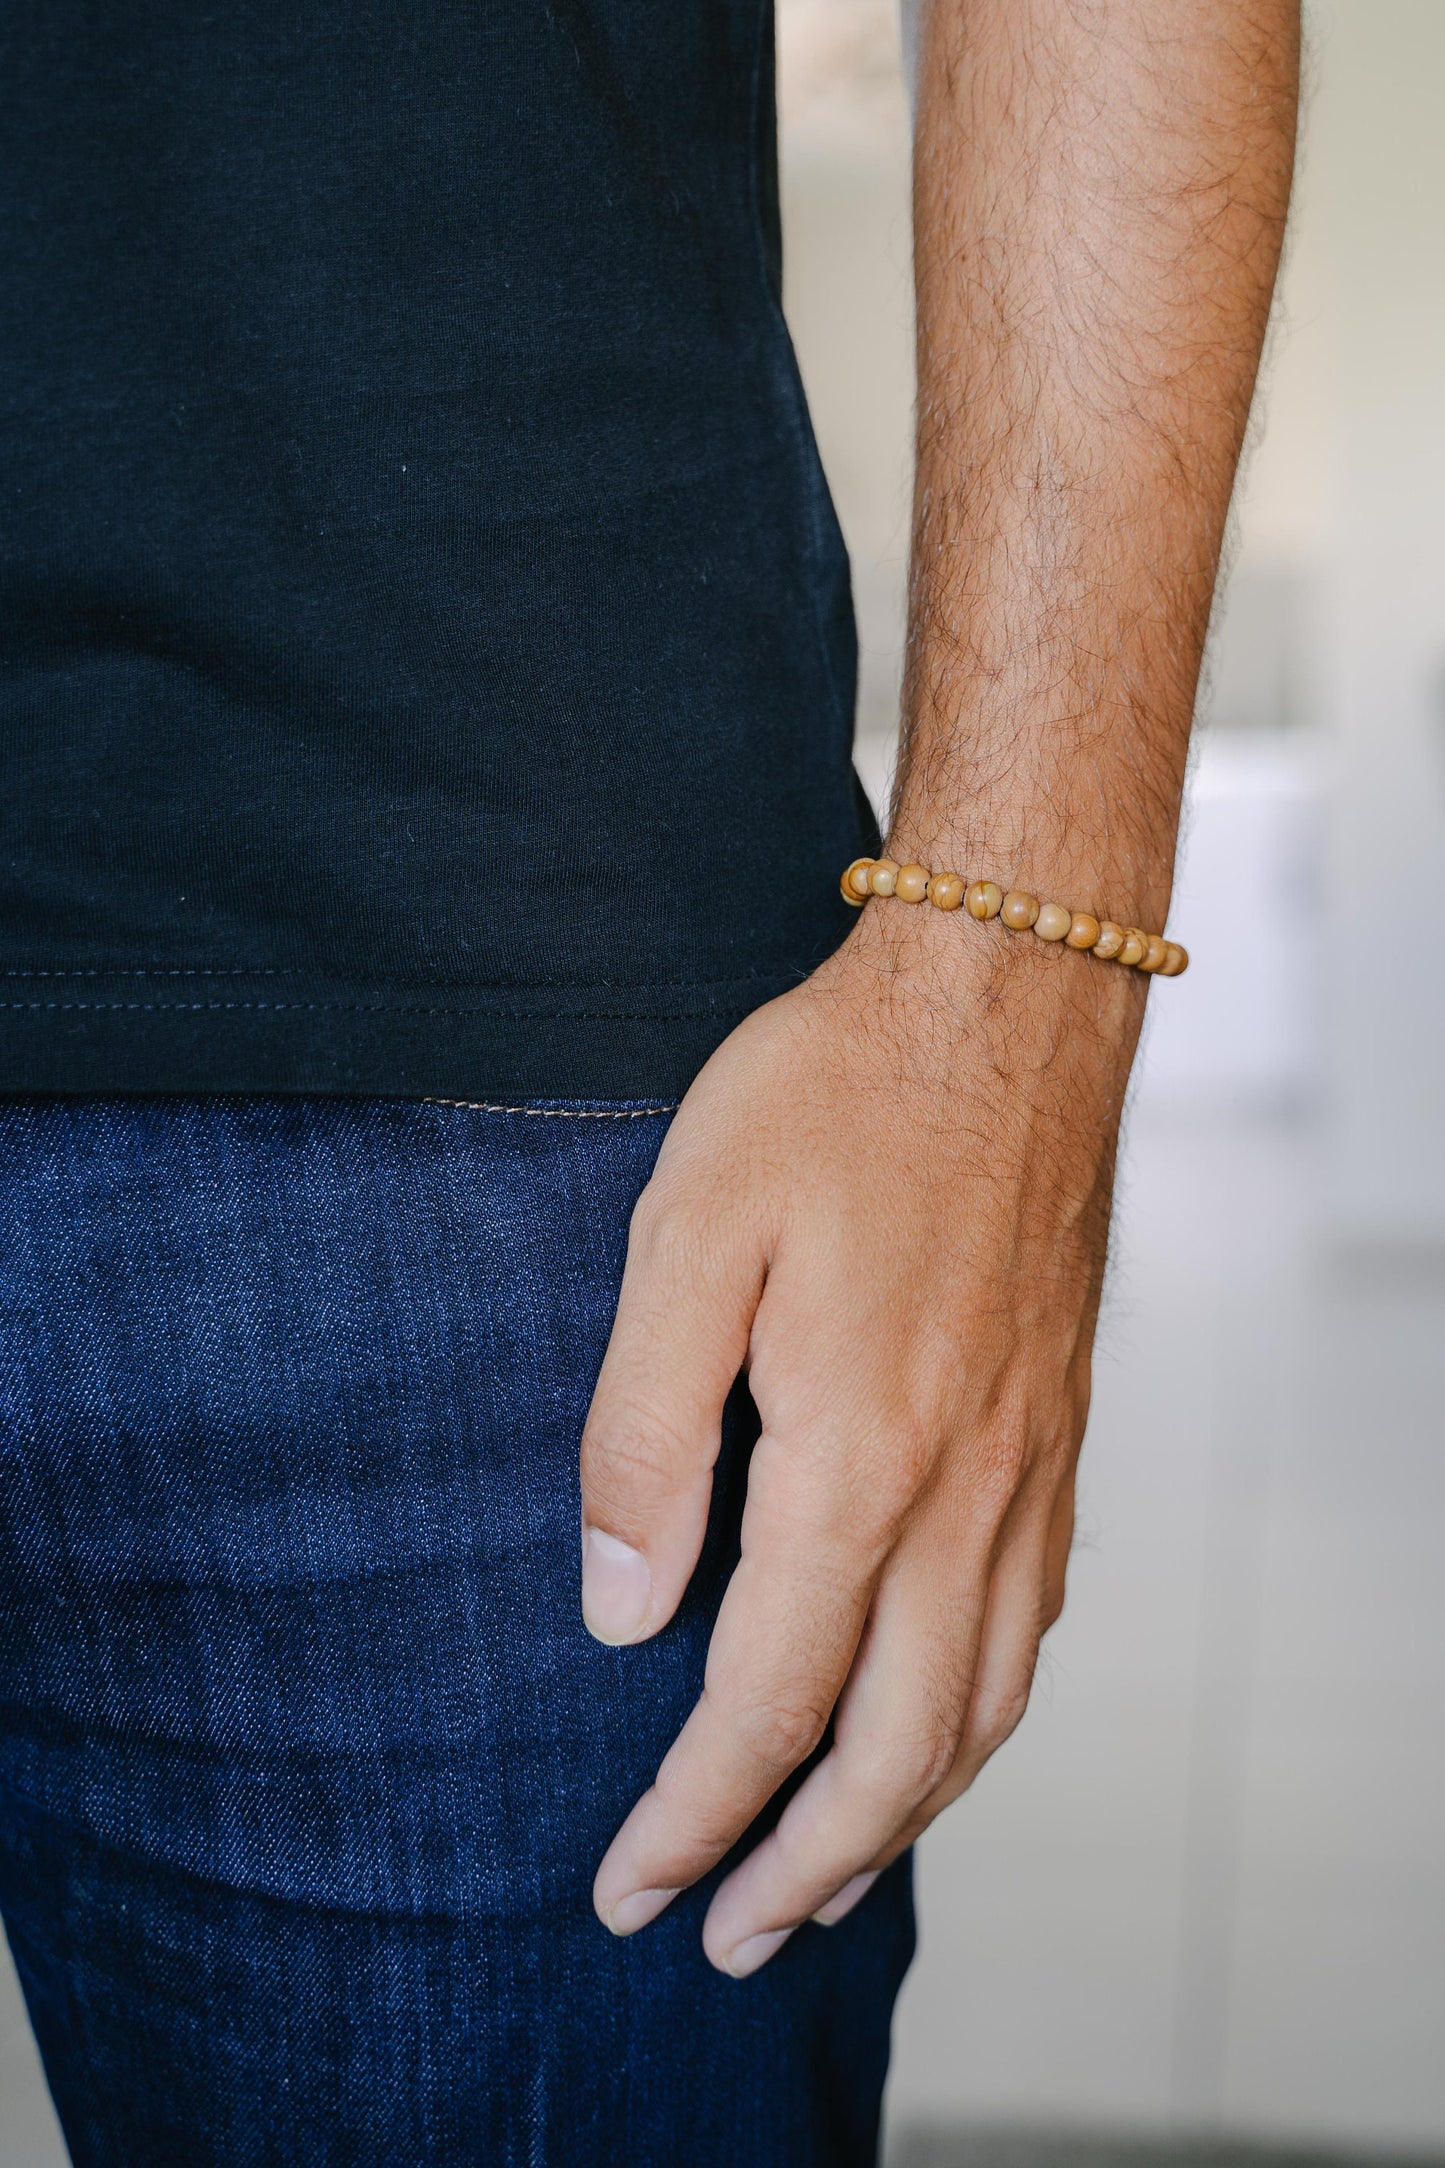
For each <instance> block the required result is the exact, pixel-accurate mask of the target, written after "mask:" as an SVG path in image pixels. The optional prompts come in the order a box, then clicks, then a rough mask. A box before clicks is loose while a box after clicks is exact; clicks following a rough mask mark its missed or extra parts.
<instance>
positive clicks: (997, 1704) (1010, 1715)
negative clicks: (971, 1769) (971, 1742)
mask: <svg viewBox="0 0 1445 2168" xmlns="http://www.w3.org/2000/svg"><path fill="white" fill-rule="evenodd" d="M1030 1684H1031V1681H1029V1680H1027V1679H1024V1680H1020V1681H1017V1682H1016V1683H1015V1684H1013V1685H1011V1686H1009V1687H1006V1688H1005V1689H1003V1690H1002V1691H1001V1692H1000V1693H998V1694H995V1695H991V1696H990V1697H989V1699H988V1700H987V1701H985V1702H984V1703H983V1705H982V1706H981V1707H980V1708H979V1710H978V1711H977V1713H976V1716H975V1720H974V1723H973V1726H972V1729H973V1733H974V1737H975V1739H976V1740H977V1742H978V1746H979V1749H980V1751H981V1752H982V1753H983V1754H985V1755H989V1754H996V1753H997V1752H998V1750H999V1748H1000V1747H1001V1746H1002V1745H1003V1744H1004V1742H1005V1740H1007V1739H1011V1738H1012V1737H1013V1734H1014V1733H1015V1732H1016V1731H1017V1730H1018V1728H1019V1725H1020V1724H1021V1723H1022V1722H1023V1718H1024V1711H1025V1710H1026V1709H1027V1708H1028V1705H1029V1688H1030Z"/></svg>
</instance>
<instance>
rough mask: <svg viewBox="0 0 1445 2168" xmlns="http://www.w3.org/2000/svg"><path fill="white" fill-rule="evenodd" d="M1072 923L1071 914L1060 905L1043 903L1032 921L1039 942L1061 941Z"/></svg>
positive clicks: (1072, 915)
mask: <svg viewBox="0 0 1445 2168" xmlns="http://www.w3.org/2000/svg"><path fill="white" fill-rule="evenodd" d="M1073 922H1074V914H1073V912H1072V911H1070V910H1068V909H1067V908H1066V907H1065V906H1064V905H1063V904H1062V903H1045V904H1042V905H1040V907H1039V915H1038V917H1037V918H1036V919H1035V920H1034V932H1035V933H1036V934H1037V935H1038V937H1039V939H1040V940H1041V941H1062V940H1063V938H1064V936H1065V934H1066V933H1067V932H1068V930H1069V928H1070V926H1071V925H1072V924H1073Z"/></svg>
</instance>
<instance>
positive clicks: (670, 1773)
mask: <svg viewBox="0 0 1445 2168" xmlns="http://www.w3.org/2000/svg"><path fill="white" fill-rule="evenodd" d="M1143 993H1144V982H1143V981H1141V980H1138V979H1135V978H1132V977H1131V975H1129V974H1127V973H1125V972H1123V971H1121V970H1119V969H1117V968H1116V967H1112V966H1109V965H1104V964H1096V963H1093V962H1091V961H1090V960H1089V959H1087V958H1084V957H1080V956H1077V955H1074V954H1072V953H1065V952H1061V951H1058V950H1051V951H1049V950H1045V949H1044V948H1043V946H1042V944H1040V943H1037V942H1034V941H1033V940H1031V939H1025V938H1022V937H1017V936H1011V935H1009V934H1007V933H1006V932H1004V930H1003V929H1002V928H1001V927H1000V926H998V925H997V924H994V925H993V926H990V927H981V926H978V925H976V924H975V923H974V921H972V920H971V919H968V918H966V917H964V916H962V915H961V914H960V915H959V916H957V917H954V918H951V919H946V918H944V917H942V916H941V915H940V914H939V913H937V912H934V911H932V910H930V909H929V908H928V907H927V906H923V907H922V908H917V909H910V907H909V906H907V905H906V904H899V903H884V904H870V905H869V906H868V907H867V910H866V912H865V914H864V918H863V921H862V922H861V923H860V925H859V927H858V928H857V930H856V932H855V934H854V935H853V937H852V938H851V939H850V940H849V942H848V943H847V944H846V945H845V947H844V948H843V949H842V950H841V951H840V953H839V954H838V955H837V956H836V957H835V958H834V959H833V960H832V961H831V962H830V963H829V964H828V965H827V966H825V968H824V969H823V970H822V971H821V972H819V973H818V974H817V976H816V977H815V978H814V979H812V980H811V981H810V982H809V983H808V984H807V985H805V986H802V987H800V988H799V989H798V990H797V991H796V992H795V993H792V994H788V995H786V996H784V997H783V998H782V999H781V1000H779V1001H775V1002H773V1003H771V1004H770V1005H769V1006H768V1007H767V1008H765V1009H762V1010H760V1011H759V1012H758V1013H757V1014H756V1015H754V1016H753V1017H751V1018H750V1019H749V1020H748V1021H747V1022H746V1023H745V1024H744V1025H743V1026H742V1028H741V1029H740V1030H739V1031H737V1032H735V1033H734V1034H733V1035H732V1037H731V1038H730V1039H729V1040H728V1041H727V1042H726V1044H725V1045H724V1046H723V1047H722V1048H721V1049H720V1050H719V1052H718V1053H717V1054H716V1055H715V1056H714V1057H713V1059H712V1061H711V1062H710V1063H709V1064H708V1066H707V1068H706V1069H705V1070H704V1071H703V1073H702V1075H701V1076H700V1077H699V1078H698V1080H697V1082H696V1084H695V1085H694V1086H693V1089H692V1090H691V1092H689V1094H688V1096H687V1099H686V1101H685V1102H684V1104H683V1107H682V1110H681V1112H680V1113H679V1114H678V1116H677V1118H676V1120H675V1122H674V1124H673V1127H672V1129H671V1131H670V1133H669V1135H668V1138H667V1141H666V1143H665V1144H664V1146H663V1150H662V1154H661V1158H660V1160H659V1163H658V1167H657V1171H656V1173H655V1175H654V1177H653V1179H652V1181H651V1183H650V1184H649V1185H648V1188H647V1190H646V1192H645V1194H644V1196H643V1198H642V1200H641V1202H640V1204H639V1206H638V1209H637V1213H636V1216H635V1218H634V1221H633V1227H632V1239H631V1243H630V1246H629V1250H628V1260H627V1270H626V1275H625V1278H624V1281H623V1287H622V1296H621V1302H620V1305H619V1308H618V1314H617V1323H616V1327H615V1330H614V1332H613V1336H612V1343H611V1346H610V1347H609V1349H608V1353H607V1358H606V1361H605V1364H604V1366H603V1370H602V1375H601V1379H600V1381H599V1383H598V1387H597V1393H596V1397H595V1400H594V1402H593V1406H592V1412H591V1416H590V1419H589V1422H588V1425H587V1432H586V1437H585V1440H584V1445H583V1457H582V1477H583V1512H584V1518H585V1521H586V1524H587V1526H588V1528H589V1529H591V1530H594V1531H600V1532H601V1533H600V1537H599V1535H595V1534H594V1535H593V1536H592V1538H591V1541H590V1544H589V1549H588V1555H587V1560H586V1567H585V1574H584V1582H583V1600H584V1605H585V1608H586V1616H587V1621H588V1624H589V1625H590V1626H591V1628H592V1630H593V1632H594V1633H596V1634H598V1635H600V1636H601V1637H602V1638H603V1639H604V1640H611V1641H632V1640H636V1639H638V1638H640V1637H641V1636H643V1635H645V1634H649V1633H652V1632H655V1631H656V1629H657V1628H658V1627H660V1626H662V1625H663V1624H664V1623H665V1622H666V1620H667V1619H668V1618H669V1617H670V1616H671V1614H672V1612H673V1610H674V1609H675V1607H676V1605H677V1602H678V1600H679V1598H680V1596H681V1595H682V1592H683V1589H684V1588H685V1587H686V1585H687V1581H688V1579H689V1576H690V1575H691V1573H692V1569H693V1567H694V1565H695V1564H696V1561H697V1556H698V1551H699V1547H700V1545H701V1541H702V1535H703V1528H704V1522H705V1518H706V1513H707V1505H708V1494H709V1487H710V1482H711V1474H712V1467H713V1462H714V1460H715V1458H716V1455H717V1451H718V1442H719V1428H720V1421H721V1415H722V1405H723V1400H724V1397H725V1395H726V1393H727V1391H728V1388H729V1386H730V1385H731V1384H732V1381H733V1379H734V1377H735V1376H736V1374H737V1372H738V1371H739V1370H740V1369H742V1368H744V1367H745V1368H746V1369H747V1373H748V1378H749V1383H750V1386H751V1390H752V1393H753V1397H754V1399H755V1401H756V1403H757V1407H758V1411H759V1414H760V1416H761V1419H762V1436H761V1439H760V1441H759V1443H758V1445H757V1448H756V1450H755V1452H754V1454H753V1458H752V1463H751V1469H750V1474H749V1480H748V1499H747V1509H746V1513H745V1517H744V1521H743V1529H742V1559H741V1563H740V1565H739V1566H738V1569H737V1571H736V1573H735V1574H734V1576H733V1579H732V1581H731V1583H730V1585H729V1588H728V1592H727V1596H726V1598H725V1600H724V1603H723V1607H722V1612H721V1615H720V1617H719V1619H718V1622H717V1627H716V1631H715V1633H714V1637H713V1641H712V1646H711V1650H710V1653H709V1658H708V1666H707V1680H706V1686H705V1689H704V1692H703V1695H702V1698H701V1700H700V1701H699V1703H698V1705H697V1707H696V1709H695V1710H694V1712H693V1714H692V1716H691V1717H690V1718H689V1720H688V1722H687V1724H686V1726H685V1727H684V1729H683V1731H682V1733H681V1736H680V1737H679V1738H678V1740H677V1742H676V1744H675V1745H674V1746H673V1748H672V1750H671V1752H670V1753H669V1754H668V1756H667V1758H666V1760H665V1761H664V1762H663V1765H662V1768H661V1770H660V1772H659V1774H658V1778H657V1782H656V1784H655V1785H654V1787H653V1789H652V1790H651V1791H650V1792H649V1793H648V1794H647V1795H646V1797H645V1798H644V1799H643V1800H642V1801H641V1802H640V1804H639V1805H638V1806H637V1807H636V1808H635V1810H634V1811H633V1813H632V1815H631V1816H630V1817H629V1819H628V1821H627V1823H626V1825H625V1826H624V1828H623V1829H622V1831H621V1833H620V1835H619V1836H618V1837H617V1839H616V1841H615V1842H614V1844H613V1846H612V1848H611V1850H610V1851H609V1853H608V1855H607V1858H606V1860H605V1861H604V1862H603V1865H602V1869H601V1872H600V1873H599V1875H598V1877H597V1888H596V1901H597V1907H598V1910H599V1912H600V1913H601V1915H602V1917H603V1919H604V1920H606V1921H607V1922H608V1923H609V1924H610V1925H612V1926H613V1927H614V1928H616V1929H617V1930H618V1931H621V1932H628V1931H631V1930H632V1929H634V1928H636V1927H639V1926H641V1925H643V1924H644V1923H645V1922H646V1920H648V1919H650V1918H652V1917H653V1916H655V1914H656V1913H657V1912H658V1911H660V1910H661V1909H662V1905H663V1903H664V1902H665V1899H666V1896H667V1895H671V1894H673V1893H675V1892H676V1891H677V1890H679V1889H682V1888H685V1887H686V1886H687V1885H688V1884H690V1883H692V1882H694V1881H696V1880H697V1879H698V1877H699V1876H701V1875H703V1874H705V1873H706V1872H707V1871H708V1869H709V1868H711V1867H712V1866H714V1865H715V1864H716V1862H717V1861H718V1860H719V1859H720V1858H721V1857H722V1855H723V1854H724V1853H725V1852H727V1851H728V1850H729V1849H730V1848H731V1846H732V1845H733V1844H734V1843H736V1841H737V1839H738V1838H739V1837H740V1836H741V1835H742V1833H743V1831H744V1830H745V1829H746V1828H747V1826H748V1824H749V1823H750V1822H751V1821H752V1819H753V1818H754V1816H755V1815H756V1814H758V1812H759V1811H760V1810H761V1809H762V1808H763V1807H764V1806H765V1805H766V1804H767V1802H768V1800H769V1798H770V1797H771V1796H772V1794H773V1793H774V1792H775V1791H776V1790H777V1788H778V1786H779V1785H780V1784H781V1783H782V1782H783V1781H784V1779H785V1778H787V1777H788V1776H789V1775H790V1774H791V1773H792V1772H793V1771H794V1770H795V1769H797V1768H798V1766H799V1764H800V1763H802V1762H803V1761H804V1760H805V1759H806V1758H807V1757H808V1756H809V1755H810V1754H811V1753H812V1752H813V1750H814V1749H815V1748H816V1747H817V1746H818V1744H819V1742H820V1740H821V1739H822V1737H823V1735H824V1731H825V1728H826V1726H827V1725H828V1723H829V1720H830V1718H831V1719H832V1722H833V1738H832V1743H831V1745H830V1746H829V1749H828V1751H827V1753H826V1754H825V1756H824V1757H823V1758H822V1760H821V1761H820V1762H819V1764H818V1766H817V1767H816V1768H815V1769H813V1770H812V1771H811V1772H810V1773H809V1775H808V1776H807V1778H806V1779H805V1781H804V1782H803V1784H802V1786H801V1788H800V1789H799V1790H798V1792H797V1794H796V1796H795V1797H794V1798H793V1799H792V1800H791V1801H790V1802H789V1804H788V1806H787V1807H786V1809H785V1811H784V1813H783V1815H782V1818H781V1820H780V1822H779V1823H778V1825H777V1827H776V1829H775V1830H774V1831H773V1832H772V1833H771V1834H770V1835H769V1836H767V1837H766V1838H765V1839H764V1840H763V1841H762V1843H760V1844H759V1845H758V1847H757V1848H756V1850H755V1851H754V1852H753V1853H752V1854H751V1855H750V1856H749V1858H748V1859H747V1861H746V1862H745V1864H744V1865H743V1866H741V1867H740V1868H738V1869H737V1870H736V1871H735V1872H734V1873H733V1874H732V1875H731V1876H730V1877H729V1878H728V1880H727V1881H726V1882H725V1883H724V1884H723V1886H722V1888H721V1889H720V1890H719V1892H718V1894H717V1896H716V1898H715V1900H714V1902H713V1905H712V1908H711V1910H710V1912H709V1914H708V1920H707V1926H706V1929H705V1934H704V1941H705V1946H706V1948H707V1951H708V1954H709V1956H710V1957H711V1958H712V1959H713V1961H714V1963H716V1964H718V1965H720V1966H722V1967H723V1968H724V1969H725V1970H728V1971H732V1972H736V1973H739V1974H741V1973H744V1972H748V1971H751V1970H753V1969H754V1968H755V1967H756V1966H757V1965H759V1964H761V1963H762V1962H763V1961H764V1960H765V1959H766V1958H767V1957H769V1956H770V1955H771V1954H772V1952H773V1950H774V1949H776V1948H777V1947H778V1945H779V1943H780V1942H782V1941H783V1940H784V1939H785V1937H786V1935H787V1933H788V1932H789V1930H791V1929H792V1928H793V1927H795V1926H796V1925H797V1924H798V1923H799V1922H800V1921H802V1920H806V1919H808V1918H809V1917H810V1916H818V1915H821V1916H822V1917H823V1919H824V1920H825V1921H831V1920H833V1919H837V1918H841V1917H842V1915H843V1912H844V1911H845V1910H846V1909H847V1908H848V1906H849V1904H850V1903H851V1902H852V1901H854V1900H855V1899H856V1898H857V1897H858V1896H860V1895H861V1894H862V1892H863V1889H864V1888H865V1887H866V1886H867V1880H869V1879H871V1877H872V1875H873V1874H875V1873H876V1872H877V1871H878V1870H879V1869H881V1868H882V1867H884V1866H886V1865H887V1864H888V1862H889V1861H890V1860H891V1859H893V1858H894V1857H895V1856H896V1855H897V1854H898V1853H899V1852H901V1851H902V1850H903V1849H904V1847H905V1846H906V1845H908V1844H909V1843H911V1842H912V1840H913V1839H914V1838H915V1837H916V1836H917V1835H918V1833H919V1831H920V1830H921V1829H922V1828H924V1826H925V1825H926V1824H927V1823H928V1822H929V1821H931V1820H932V1818H933V1816H934V1815H935V1814H937V1813H938V1812H939V1810H940V1809H941V1808H942V1807H944V1806H946V1805H947V1804H948V1802H949V1801H950V1800H951V1799H953V1798H955V1797H956V1796H957V1794H958V1793H959V1792H961V1791H962V1790H963V1789H964V1787H965V1786H966V1785H967V1784H969V1783H970V1782H971V1781H972V1779H973V1777H974V1776H975V1775H976V1773H977V1771H978V1770H979V1769H980V1767H981V1766H982V1765H983V1763H984V1761H985V1760H986V1759H987V1758H988V1756H989V1755H990V1754H991V1753H992V1752H993V1751H994V1749H995V1748H996V1747H997V1746H998V1745H999V1744H1000V1742H1001V1741H1002V1740H1004V1739H1005V1738H1007V1736H1008V1734H1009V1733H1010V1732H1011V1731H1012V1730H1013V1728H1014V1726H1015V1724H1016V1723H1017V1722H1018V1720H1019V1718H1020V1716H1021V1715H1022V1713H1023V1709H1024V1705H1025V1703H1026V1701H1027V1699H1028V1693H1029V1686H1030V1682H1031V1680H1032V1677H1033V1671H1034V1663H1035V1659H1036V1656H1037V1653H1038V1645H1039V1637H1040V1635H1041V1634H1042V1633H1043V1631H1044V1629H1045V1628H1046V1627H1047V1626H1048V1625H1049V1623H1050V1622H1051V1621H1052V1620H1053V1619H1054V1618H1055V1617H1056V1616H1057V1615H1058V1611H1059V1608H1060V1606H1061V1604H1062V1602H1063V1589H1064V1567H1065V1560H1066V1558H1067V1555H1068V1549H1069V1540H1070V1536H1071V1533H1072V1528H1073V1481H1074V1464H1075V1459H1076V1456H1077V1453H1078V1449H1079V1443H1080V1439H1081V1437H1082V1434H1083V1427H1084V1416H1085V1410H1086V1408H1087V1404H1088V1391H1089V1382H1088V1381H1089V1343H1090V1339H1091V1337H1092V1332H1093V1324H1094V1317H1095V1312H1096V1309H1097V1304H1098V1298H1099V1288H1100V1282H1101V1278H1102V1273H1103V1267H1104V1248H1105V1238H1106V1231H1107V1223H1108V1196H1109V1188H1110V1177H1111V1172H1112V1164H1111V1163H1112V1154H1113V1138H1114V1134H1115V1130H1116V1126H1117V1122H1118V1114H1119V1103H1120V1099H1121V1096H1122V1093H1123V1088H1124V1082H1125V1078H1126V1076H1127V1073H1128V1066H1129V1058H1130V1055H1131V1053H1132V1051H1133V1044H1134V1038H1135V1035H1136V1032H1137V1028H1138V1018H1139V1012H1140V1008H1141V1006H1142V998H1143ZM623 1545H625V1546H626V1547H627V1548H626V1551H625V1552H624V1551H623V1550H622V1549H621V1546H623Z"/></svg>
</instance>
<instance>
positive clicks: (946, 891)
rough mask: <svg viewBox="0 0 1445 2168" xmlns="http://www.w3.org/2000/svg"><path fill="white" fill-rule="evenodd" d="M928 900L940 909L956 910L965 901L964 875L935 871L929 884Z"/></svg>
mask: <svg viewBox="0 0 1445 2168" xmlns="http://www.w3.org/2000/svg"><path fill="white" fill-rule="evenodd" d="M928 900H929V902H930V903H931V904H934V905H935V906H936V907H937V908H938V909H939V910H940V911H956V910H957V909H958V907H959V905H960V904H961V903H962V901H963V875H962V874H961V873H935V874H934V876H933V879H932V880H931V881H930V882H929V884H928Z"/></svg>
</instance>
